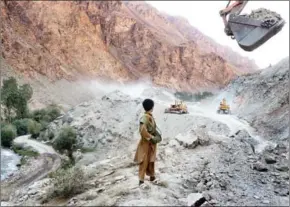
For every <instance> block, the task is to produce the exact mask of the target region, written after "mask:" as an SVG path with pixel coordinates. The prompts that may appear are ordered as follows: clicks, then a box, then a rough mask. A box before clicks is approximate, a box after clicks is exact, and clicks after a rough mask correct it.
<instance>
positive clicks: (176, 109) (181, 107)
mask: <svg viewBox="0 0 290 207" xmlns="http://www.w3.org/2000/svg"><path fill="white" fill-rule="evenodd" d="M164 113H172V114H188V110H187V106H186V104H184V103H183V102H182V101H177V100H176V101H175V104H173V105H170V107H169V108H167V109H165V111H164Z"/></svg>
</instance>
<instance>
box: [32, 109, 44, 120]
mask: <svg viewBox="0 0 290 207" xmlns="http://www.w3.org/2000/svg"><path fill="white" fill-rule="evenodd" d="M45 115H46V111H45V109H38V110H35V111H33V112H32V117H33V119H34V120H35V121H38V122H40V121H41V120H43V117H44V116H45Z"/></svg>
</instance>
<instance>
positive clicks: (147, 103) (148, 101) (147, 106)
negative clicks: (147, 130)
mask: <svg viewBox="0 0 290 207" xmlns="http://www.w3.org/2000/svg"><path fill="white" fill-rule="evenodd" d="M142 105H143V108H144V110H145V111H150V110H151V109H153V106H154V101H153V100H151V99H145V100H144V101H143V103H142Z"/></svg>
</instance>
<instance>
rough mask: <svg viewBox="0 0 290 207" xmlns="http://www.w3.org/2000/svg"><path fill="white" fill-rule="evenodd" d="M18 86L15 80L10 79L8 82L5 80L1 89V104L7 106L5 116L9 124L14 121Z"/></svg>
mask: <svg viewBox="0 0 290 207" xmlns="http://www.w3.org/2000/svg"><path fill="white" fill-rule="evenodd" d="M17 90H18V85H17V81H16V79H15V78H13V77H10V78H9V79H7V80H3V86H2V88H1V104H3V105H4V106H5V109H4V114H5V117H6V118H7V120H8V122H9V123H10V122H11V119H12V109H13V107H14V106H15V102H16V99H17V95H18V93H17Z"/></svg>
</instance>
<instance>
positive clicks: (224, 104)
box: [217, 98, 231, 114]
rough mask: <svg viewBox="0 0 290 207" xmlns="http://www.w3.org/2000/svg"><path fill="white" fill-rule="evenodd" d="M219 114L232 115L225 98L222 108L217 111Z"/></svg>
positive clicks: (221, 104)
mask: <svg viewBox="0 0 290 207" xmlns="http://www.w3.org/2000/svg"><path fill="white" fill-rule="evenodd" d="M217 113H218V114H221V113H223V114H231V110H230V106H229V105H228V104H227V102H226V99H225V98H224V99H223V100H222V102H221V103H220V106H219V108H218V110H217Z"/></svg>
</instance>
